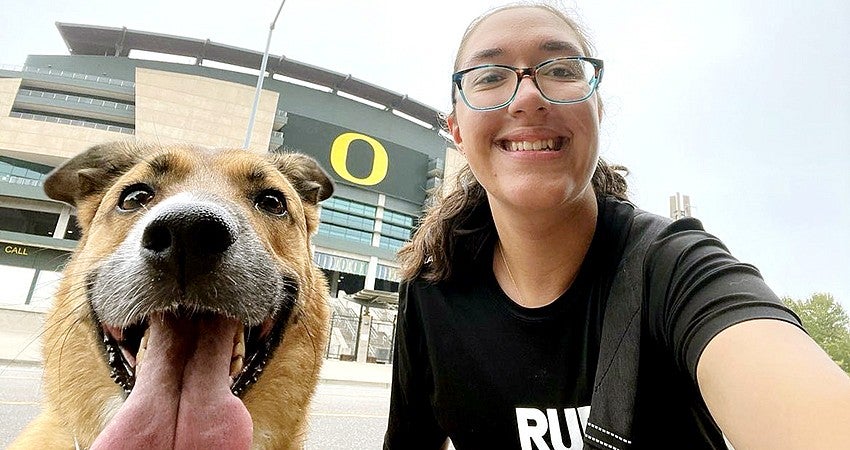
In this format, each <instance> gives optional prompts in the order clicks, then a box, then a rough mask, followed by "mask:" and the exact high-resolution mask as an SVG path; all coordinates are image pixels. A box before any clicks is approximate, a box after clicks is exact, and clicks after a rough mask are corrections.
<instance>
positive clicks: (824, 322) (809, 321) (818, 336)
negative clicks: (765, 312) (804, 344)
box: [782, 293, 850, 374]
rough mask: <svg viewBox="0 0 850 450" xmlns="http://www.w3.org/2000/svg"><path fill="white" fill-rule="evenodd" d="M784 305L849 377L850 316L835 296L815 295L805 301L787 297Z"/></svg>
mask: <svg viewBox="0 0 850 450" xmlns="http://www.w3.org/2000/svg"><path fill="white" fill-rule="evenodd" d="M782 301H783V302H784V303H785V304H786V305H787V306H788V307H789V308H791V310H792V311H794V312H795V313H796V314H797V315H798V316H800V320H802V321H803V326H804V327H805V328H806V331H808V332H809V336H811V337H812V339H814V340H815V342H817V343H818V345H820V346H821V347H822V348H823V349H824V350H825V351H826V353H827V354H828V355H829V356H830V357H831V358H832V359H833V361H835V362H836V363H838V365H839V366H841V368H842V369H844V371H845V372H847V373H848V374H850V316H848V315H847V311H845V310H844V308H842V307H841V304H839V303H838V302H836V301H835V299H834V298H833V297H832V294H827V293H817V294H812V296H811V297H809V298H807V299H805V300H802V301H799V300H794V299H792V298H790V297H785V298H783V299H782Z"/></svg>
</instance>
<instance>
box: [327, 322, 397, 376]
mask: <svg viewBox="0 0 850 450" xmlns="http://www.w3.org/2000/svg"><path fill="white" fill-rule="evenodd" d="M375 319H376V318H374V317H373V319H372V323H371V325H370V326H369V330H368V333H369V339H368V343H369V344H368V345H369V347H368V349H367V352H366V361H367V362H371V363H380V364H389V363H391V362H392V359H393V343H394V339H395V321H387V320H375ZM385 319H386V318H385ZM362 327H363V321H362V318H361V317H359V316H355V315H346V314H339V313H337V312H334V313H333V314H332V315H331V332H330V334H331V335H330V339H329V340H328V347H327V348H326V349H325V357H326V358H333V359H339V360H342V361H355V360H356V359H357V352H358V350H359V343H358V339H357V337H358V336H359V333H362V332H363V331H362Z"/></svg>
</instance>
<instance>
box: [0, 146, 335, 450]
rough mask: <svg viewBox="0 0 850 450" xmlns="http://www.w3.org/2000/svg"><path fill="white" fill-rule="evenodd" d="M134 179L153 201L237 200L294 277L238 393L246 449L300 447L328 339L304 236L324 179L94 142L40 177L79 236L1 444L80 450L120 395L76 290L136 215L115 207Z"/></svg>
mask: <svg viewBox="0 0 850 450" xmlns="http://www.w3.org/2000/svg"><path fill="white" fill-rule="evenodd" d="M140 180H154V181H155V183H156V185H157V186H158V191H157V193H156V198H155V199H154V200H153V201H152V202H154V203H155V202H157V201H160V200H161V199H165V198H168V197H169V196H172V195H174V194H177V193H180V192H187V191H191V192H203V193H210V194H212V195H214V196H217V197H220V198H226V199H228V200H230V201H231V202H233V203H234V204H236V205H240V207H239V210H240V214H241V215H242V216H243V217H247V219H248V221H249V222H250V224H251V226H252V228H253V230H254V232H255V233H256V234H257V236H259V238H260V240H261V241H262V242H263V244H264V247H265V250H266V251H267V252H268V254H269V255H271V257H272V259H273V260H274V261H276V262H277V264H278V265H279V267H278V268H277V269H278V270H280V271H281V272H284V273H287V274H289V275H291V276H293V277H294V278H295V279H296V280H298V283H299V284H300V290H299V294H298V297H297V301H296V304H295V306H294V309H293V311H292V313H291V315H290V316H289V319H288V323H287V324H286V325H285V328H284V332H283V335H282V338H281V341H280V345H279V346H278V347H277V349H276V351H274V353H273V355H272V356H271V358H270V360H269V361H268V363H267V364H266V366H265V369H264V371H263V373H262V375H261V376H260V377H259V380H258V381H257V382H256V383H255V384H253V385H252V386H250V387H249V388H248V389H247V391H246V392H245V393H244V394H243V395H242V397H241V399H242V401H243V402H244V404H245V406H246V407H247V409H248V411H249V412H250V415H251V420H252V422H253V446H252V448H257V449H261V448H262V449H289V448H301V446H302V445H303V442H304V440H305V438H306V419H307V414H308V404H309V401H310V399H311V396H312V394H313V392H314V389H315V386H316V383H317V382H318V377H319V369H320V366H321V363H322V353H323V350H324V347H325V345H326V342H327V338H328V308H327V304H326V299H325V298H326V292H327V285H326V281H325V279H324V277H323V275H322V273H321V271H320V270H319V269H318V268H317V267H315V265H314V264H313V262H312V254H311V250H310V241H309V239H310V236H311V235H312V234H313V233H315V231H316V229H317V227H318V214H317V207H316V205H317V203H318V202H319V201H321V200H323V199H325V198H327V197H328V196H330V195H331V192H332V190H333V186H332V184H331V182H330V181H329V179H328V178H327V175H326V174H325V173H324V172H323V171H322V170H321V169H320V168H319V167H318V165H317V164H316V163H315V161H313V160H312V159H310V158H309V157H306V156H303V155H298V154H277V155H257V154H252V153H249V152H246V151H240V150H221V151H210V150H206V149H200V148H194V147H190V146H183V145H180V146H172V147H160V146H146V147H142V146H136V145H131V144H109V145H105V146H99V147H95V148H93V149H91V150H89V151H87V152H85V153H84V154H82V155H80V156H78V157H77V158H74V159H72V160H71V161H70V162H68V163H66V164H65V165H64V166H62V167H60V168H58V169H57V170H56V171H54V173H53V174H51V176H50V177H49V179H48V180H47V181H46V183H45V190H46V192H47V193H48V195H49V196H51V197H52V198H54V199H58V200H62V201H65V202H68V203H70V204H72V205H74V206H76V208H77V213H78V220H79V223H80V226H81V228H82V229H83V236H82V239H81V240H80V242H79V246H78V248H77V251H76V252H75V254H74V256H73V257H72V259H71V261H70V262H69V264H68V265H67V268H66V269H65V271H64V278H63V280H62V282H61V285H60V286H59V288H58V291H57V294H56V298H55V301H54V305H53V307H52V309H51V311H50V313H49V315H48V319H47V322H46V325H45V331H44V335H43V356H44V398H45V403H44V406H43V412H42V413H41V414H40V415H39V416H38V417H37V418H36V419H35V420H34V421H33V422H32V423H31V424H30V425H29V426H28V427H27V428H26V429H25V430H24V432H23V433H22V434H21V435H20V436H19V437H18V439H17V441H16V442H15V443H13V444H12V447H11V448H22V449H51V448H74V445H75V441H76V442H77V443H78V445H79V446H80V448H87V447H89V446H91V445H92V443H93V442H94V441H95V439H96V438H97V436H98V434H99V433H100V432H101V430H102V429H103V428H104V427H105V426H106V424H107V423H108V422H109V420H110V419H111V418H112V417H113V416H114V414H115V412H116V410H117V408H118V407H119V406H120V405H121V404H122V402H123V401H124V398H125V397H124V396H125V394H124V392H123V391H122V389H121V388H120V387H119V386H118V385H117V384H116V383H115V382H113V380H112V379H110V375H109V373H110V368H109V366H108V365H107V363H106V361H105V356H104V347H103V344H102V343H101V342H100V340H99V338H98V335H97V334H96V326H97V325H96V323H95V321H94V320H93V317H92V305H91V300H90V299H89V298H88V297H87V294H86V288H85V285H86V283H87V278H86V277H87V276H88V275H89V274H90V273H91V272H92V271H93V270H95V269H96V268H97V267H99V265H101V264H102V262H103V261H104V259H105V258H108V257H109V256H110V255H112V254H113V253H114V252H116V249H118V247H119V246H120V245H121V244H122V242H123V241H124V240H125V239H127V236H128V232H129V230H130V229H131V227H132V226H133V224H134V223H135V222H136V221H137V220H139V218H140V217H142V216H143V214H144V210H143V211H139V212H138V213H135V214H120V213H119V212H116V203H117V202H118V198H119V195H120V194H121V191H122V189H123V188H125V187H126V186H128V185H131V184H133V183H136V182H139V181H140ZM258 180H261V181H258ZM257 183H265V184H264V185H263V186H260V187H262V188H274V189H276V190H279V191H280V192H282V193H283V194H284V195H285V197H286V200H287V205H288V206H287V208H288V217H287V218H286V219H280V218H277V217H269V216H268V215H265V214H263V213H262V211H259V210H258V209H257V208H255V207H254V205H253V204H252V203H251V197H250V196H251V195H252V193H253V192H255V191H256V190H257V189H258V185H257ZM152 205H153V203H152ZM246 290H249V289H246ZM231 301H240V299H231Z"/></svg>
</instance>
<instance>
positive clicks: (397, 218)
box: [384, 209, 416, 228]
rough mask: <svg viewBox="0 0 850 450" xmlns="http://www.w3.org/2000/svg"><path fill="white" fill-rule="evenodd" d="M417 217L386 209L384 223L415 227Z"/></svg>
mask: <svg viewBox="0 0 850 450" xmlns="http://www.w3.org/2000/svg"><path fill="white" fill-rule="evenodd" d="M415 221H416V218H415V217H413V216H408V215H407V214H402V213H398V212H395V211H390V210H387V209H385V210H384V223H394V224H396V225H401V226H404V227H407V228H413V224H414V222H415Z"/></svg>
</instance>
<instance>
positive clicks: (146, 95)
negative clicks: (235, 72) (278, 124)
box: [136, 68, 278, 153]
mask: <svg viewBox="0 0 850 450" xmlns="http://www.w3.org/2000/svg"><path fill="white" fill-rule="evenodd" d="M253 101H254V88H251V87H249V86H243V85H240V84H236V83H231V82H227V81H220V80H215V79H211V78H204V77H199V76H195V75H185V74H179V73H169V72H162V71H157V70H151V69H142V68H140V69H137V70H136V137H137V138H139V139H140V140H141V141H145V142H159V143H163V144H168V143H181V142H185V143H193V144H198V145H204V146H209V147H237V148H239V147H242V145H243V143H244V141H245V130H246V129H247V125H248V118H249V116H250V113H251V108H252V106H253ZM277 102H278V94H277V93H276V92H270V91H265V90H264V91H263V93H262V95H261V96H260V105H259V109H258V112H257V117H256V119H255V123H254V129H253V132H252V134H251V144H250V148H251V150H253V151H256V152H262V153H264V152H266V151H267V150H268V148H269V138H270V136H271V132H272V125H273V123H274V115H275V111H276V106H277Z"/></svg>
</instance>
